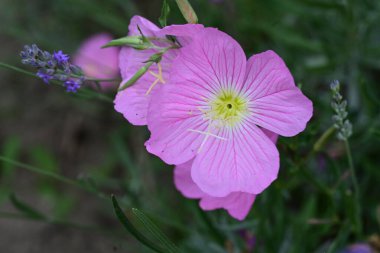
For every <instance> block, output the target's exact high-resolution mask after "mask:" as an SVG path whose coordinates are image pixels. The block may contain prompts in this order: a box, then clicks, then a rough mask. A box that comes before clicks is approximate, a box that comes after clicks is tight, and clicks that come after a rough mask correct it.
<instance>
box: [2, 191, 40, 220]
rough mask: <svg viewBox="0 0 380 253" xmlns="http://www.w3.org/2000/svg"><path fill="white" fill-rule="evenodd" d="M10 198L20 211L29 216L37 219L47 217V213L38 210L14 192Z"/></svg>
mask: <svg viewBox="0 0 380 253" xmlns="http://www.w3.org/2000/svg"><path fill="white" fill-rule="evenodd" d="M9 199H10V201H11V202H12V204H13V206H14V207H15V208H17V209H18V210H19V211H21V212H22V213H24V214H25V215H27V216H28V217H29V218H31V219H35V220H45V219H46V217H45V215H43V214H42V213H41V212H39V211H37V210H36V209H34V208H33V207H31V206H30V205H28V204H26V203H24V202H22V201H21V200H19V199H18V198H17V197H16V196H15V195H14V194H13V193H12V194H11V195H10V196H9Z"/></svg>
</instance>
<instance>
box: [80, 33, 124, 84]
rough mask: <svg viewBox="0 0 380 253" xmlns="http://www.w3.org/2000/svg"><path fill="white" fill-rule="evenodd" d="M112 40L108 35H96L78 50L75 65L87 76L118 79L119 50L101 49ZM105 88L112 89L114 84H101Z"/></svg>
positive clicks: (113, 48) (112, 48) (111, 48)
mask: <svg viewBox="0 0 380 253" xmlns="http://www.w3.org/2000/svg"><path fill="white" fill-rule="evenodd" d="M111 40H112V37H111V35H109V34H106V33H100V34H96V35H94V36H92V37H90V38H88V39H87V40H86V41H84V42H83V44H82V45H81V46H80V48H79V49H78V51H77V53H76V55H75V56H74V60H73V62H74V64H75V65H78V66H80V67H81V68H82V69H83V72H84V74H85V75H86V76H89V77H93V78H98V79H114V78H118V70H119V67H118V55H119V49H117V48H115V47H110V48H103V49H102V48H101V47H102V46H104V45H105V44H107V43H108V42H110V41H111ZM101 85H104V87H112V85H114V83H112V82H101Z"/></svg>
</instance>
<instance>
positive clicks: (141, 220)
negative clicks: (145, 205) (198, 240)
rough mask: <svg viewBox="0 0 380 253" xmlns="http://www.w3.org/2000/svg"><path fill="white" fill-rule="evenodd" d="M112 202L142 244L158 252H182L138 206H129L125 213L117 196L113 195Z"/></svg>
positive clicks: (121, 220)
mask: <svg viewBox="0 0 380 253" xmlns="http://www.w3.org/2000/svg"><path fill="white" fill-rule="evenodd" d="M112 204H113V207H114V210H115V214H116V216H117V217H118V219H119V221H120V222H121V223H122V224H123V225H124V227H125V228H126V229H127V230H128V231H129V232H130V233H131V234H132V235H133V236H134V237H135V238H136V239H137V240H139V241H140V242H141V243H142V244H144V245H145V246H147V247H149V248H150V249H152V250H154V251H155V252H158V253H177V252H180V250H179V249H178V248H177V246H175V245H174V243H172V242H171V241H170V240H169V239H168V238H167V237H166V235H164V233H163V232H162V231H161V230H160V229H159V228H158V227H157V226H156V225H155V224H154V223H153V222H152V221H151V220H150V219H149V218H148V217H147V216H146V215H145V214H144V213H143V212H141V211H139V210H138V209H136V208H129V209H127V211H126V213H124V212H123V210H122V209H121V208H120V206H119V203H118V202H117V200H116V198H115V196H112ZM153 240H155V241H157V243H154V242H153Z"/></svg>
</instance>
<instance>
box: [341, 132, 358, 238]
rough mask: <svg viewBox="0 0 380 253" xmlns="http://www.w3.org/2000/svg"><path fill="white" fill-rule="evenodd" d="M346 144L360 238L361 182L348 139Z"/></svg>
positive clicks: (356, 225)
mask: <svg viewBox="0 0 380 253" xmlns="http://www.w3.org/2000/svg"><path fill="white" fill-rule="evenodd" d="M344 146H345V148H346V153H347V159H348V165H349V169H350V174H351V179H352V184H353V186H354V196H355V198H354V206H355V220H354V221H355V232H356V236H357V237H358V239H359V238H360V236H361V233H362V224H361V206H360V192H359V184H358V179H357V177H356V173H355V167H354V161H353V159H352V153H351V148H350V143H349V142H348V140H344Z"/></svg>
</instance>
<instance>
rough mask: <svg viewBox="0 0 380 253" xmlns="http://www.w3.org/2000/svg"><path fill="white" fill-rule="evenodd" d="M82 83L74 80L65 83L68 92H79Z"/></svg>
mask: <svg viewBox="0 0 380 253" xmlns="http://www.w3.org/2000/svg"><path fill="white" fill-rule="evenodd" d="M81 84H82V83H81V82H80V81H74V80H68V81H66V82H65V83H64V85H65V87H66V91H67V92H74V93H75V92H77V91H78V89H79V88H80V87H81Z"/></svg>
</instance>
